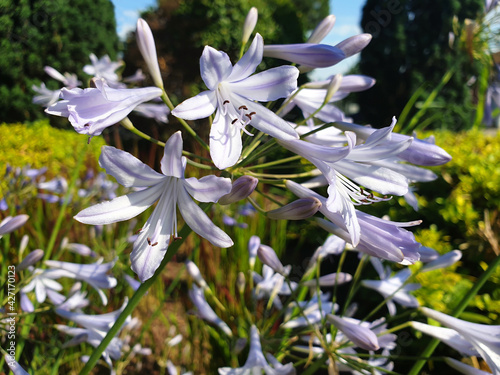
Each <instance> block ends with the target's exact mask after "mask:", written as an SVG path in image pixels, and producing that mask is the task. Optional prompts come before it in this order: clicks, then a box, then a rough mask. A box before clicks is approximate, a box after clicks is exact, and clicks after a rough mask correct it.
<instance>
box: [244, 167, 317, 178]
mask: <svg viewBox="0 0 500 375" xmlns="http://www.w3.org/2000/svg"><path fill="white" fill-rule="evenodd" d="M248 174H249V175H250V176H254V177H257V178H259V179H260V177H264V178H276V179H278V180H284V179H287V178H301V177H315V176H318V172H317V170H314V169H313V170H311V171H307V172H302V173H292V174H271V173H248Z"/></svg>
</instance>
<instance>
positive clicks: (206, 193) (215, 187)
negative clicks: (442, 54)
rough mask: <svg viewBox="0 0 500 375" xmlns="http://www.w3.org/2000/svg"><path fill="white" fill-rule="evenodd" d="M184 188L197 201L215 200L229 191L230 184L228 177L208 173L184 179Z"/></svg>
mask: <svg viewBox="0 0 500 375" xmlns="http://www.w3.org/2000/svg"><path fill="white" fill-rule="evenodd" d="M182 183H183V185H184V188H185V189H186V190H187V191H188V193H189V195H191V196H192V197H193V198H194V199H196V200H197V201H199V202H217V201H218V200H219V198H220V197H222V196H223V195H226V194H228V193H229V192H230V191H231V188H232V185H231V180H230V179H229V178H224V177H217V176H214V175H209V176H205V177H202V178H201V179H199V180H198V179H197V178H194V177H191V178H188V179H185V180H184V181H183V182H182Z"/></svg>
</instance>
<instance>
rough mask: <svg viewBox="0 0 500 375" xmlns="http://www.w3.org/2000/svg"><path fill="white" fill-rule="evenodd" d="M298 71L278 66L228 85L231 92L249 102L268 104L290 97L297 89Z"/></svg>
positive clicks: (292, 67) (294, 68)
mask: <svg viewBox="0 0 500 375" xmlns="http://www.w3.org/2000/svg"><path fill="white" fill-rule="evenodd" d="M298 77H299V70H298V69H297V68H296V67H294V66H279V67H277V68H272V69H268V70H265V71H263V72H260V73H258V74H254V75H253V76H251V77H248V78H246V79H243V80H241V81H238V82H234V83H229V85H228V86H229V87H230V88H231V91H233V92H234V93H236V94H238V95H241V96H243V97H245V98H248V99H251V100H257V101H261V102H268V101H271V100H277V99H280V98H284V97H286V96H288V95H290V94H291V93H292V92H293V91H294V90H295V89H297V78H298Z"/></svg>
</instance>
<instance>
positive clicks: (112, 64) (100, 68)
mask: <svg viewBox="0 0 500 375" xmlns="http://www.w3.org/2000/svg"><path fill="white" fill-rule="evenodd" d="M89 58H90V62H91V65H85V66H84V67H83V71H84V72H85V73H87V74H88V75H91V76H93V77H98V78H103V79H104V80H106V82H107V83H108V85H110V86H111V85H113V84H116V83H118V81H119V79H120V77H119V76H118V74H117V73H116V70H117V69H118V68H119V67H121V66H122V65H123V63H122V62H119V61H111V59H110V58H109V56H108V55H104V56H103V57H101V58H100V59H98V58H97V56H96V55H94V54H93V53H91V54H90V56H89Z"/></svg>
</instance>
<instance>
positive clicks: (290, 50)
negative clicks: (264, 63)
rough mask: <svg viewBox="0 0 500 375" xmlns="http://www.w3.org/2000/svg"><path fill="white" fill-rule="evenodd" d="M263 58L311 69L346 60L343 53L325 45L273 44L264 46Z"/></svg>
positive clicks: (338, 49) (336, 48)
mask: <svg viewBox="0 0 500 375" xmlns="http://www.w3.org/2000/svg"><path fill="white" fill-rule="evenodd" d="M264 56H266V57H274V58H276V59H282V60H286V61H290V62H293V63H296V64H300V65H305V66H307V67H311V68H326V67H329V66H332V65H335V64H337V63H339V62H340V61H342V60H343V59H345V58H346V56H345V55H344V52H343V51H342V50H341V49H340V48H338V47H333V46H329V45H327V44H311V43H302V44H275V45H268V46H264Z"/></svg>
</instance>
